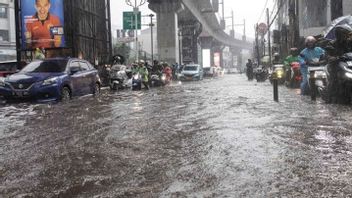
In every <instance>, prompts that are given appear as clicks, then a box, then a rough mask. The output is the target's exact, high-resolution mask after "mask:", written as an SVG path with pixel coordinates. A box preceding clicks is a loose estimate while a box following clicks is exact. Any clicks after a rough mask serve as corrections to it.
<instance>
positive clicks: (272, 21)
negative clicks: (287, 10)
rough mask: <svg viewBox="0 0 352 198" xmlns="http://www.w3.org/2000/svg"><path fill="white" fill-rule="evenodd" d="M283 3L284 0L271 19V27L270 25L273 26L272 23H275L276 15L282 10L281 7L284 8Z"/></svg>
mask: <svg viewBox="0 0 352 198" xmlns="http://www.w3.org/2000/svg"><path fill="white" fill-rule="evenodd" d="M283 5H284V3H283V2H281V4H280V7H279V8H278V9H277V12H276V14H275V16H274V18H273V19H272V20H271V22H270V24H269V26H268V27H269V28H270V27H271V25H272V24H273V23H274V21H275V19H276V17H277V16H278V15H279V13H280V11H281V9H282V7H283Z"/></svg>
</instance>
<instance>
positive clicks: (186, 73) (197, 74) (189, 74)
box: [179, 65, 204, 81]
mask: <svg viewBox="0 0 352 198" xmlns="http://www.w3.org/2000/svg"><path fill="white" fill-rule="evenodd" d="M203 75H204V72H203V67H202V66H200V65H186V66H185V67H184V68H183V70H182V72H181V74H180V77H179V78H180V80H181V81H192V80H203Z"/></svg>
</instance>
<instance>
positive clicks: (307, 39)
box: [305, 36, 317, 45]
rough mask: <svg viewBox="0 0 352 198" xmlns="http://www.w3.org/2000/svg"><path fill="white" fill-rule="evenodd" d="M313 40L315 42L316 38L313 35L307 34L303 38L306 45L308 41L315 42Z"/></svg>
mask: <svg viewBox="0 0 352 198" xmlns="http://www.w3.org/2000/svg"><path fill="white" fill-rule="evenodd" d="M315 42H317V40H316V39H315V38H314V36H308V37H307V38H306V40H305V44H306V45H307V44H308V43H313V44H315Z"/></svg>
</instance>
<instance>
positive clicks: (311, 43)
mask: <svg viewBox="0 0 352 198" xmlns="http://www.w3.org/2000/svg"><path fill="white" fill-rule="evenodd" d="M316 42H317V40H316V39H315V38H314V37H313V36H308V37H307V38H306V39H305V45H306V48H305V49H304V50H302V51H301V53H300V64H301V74H302V78H303V79H302V83H301V95H307V94H308V67H309V66H310V67H314V66H320V65H322V64H325V63H326V59H325V50H323V49H322V48H321V47H316Z"/></svg>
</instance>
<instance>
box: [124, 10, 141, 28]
mask: <svg viewBox="0 0 352 198" xmlns="http://www.w3.org/2000/svg"><path fill="white" fill-rule="evenodd" d="M141 18H142V16H141V12H138V15H137V29H139V30H140V29H141ZM135 24H136V22H135V15H134V12H123V29H124V30H134V29H135Z"/></svg>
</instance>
